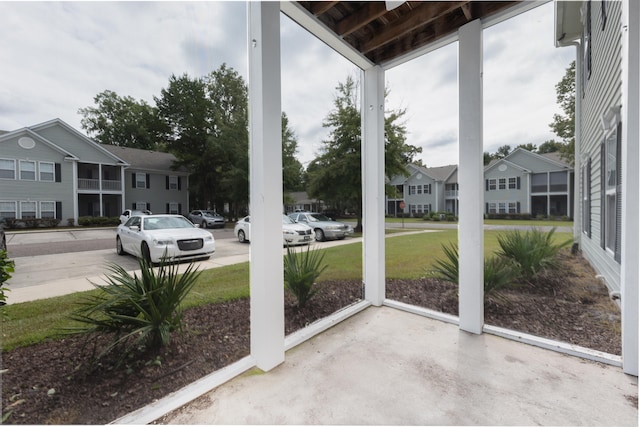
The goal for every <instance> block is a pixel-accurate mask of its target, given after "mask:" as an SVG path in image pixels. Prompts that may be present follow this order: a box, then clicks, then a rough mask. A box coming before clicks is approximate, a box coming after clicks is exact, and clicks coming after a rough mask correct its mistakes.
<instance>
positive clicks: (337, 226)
mask: <svg viewBox="0 0 640 427" xmlns="http://www.w3.org/2000/svg"><path fill="white" fill-rule="evenodd" d="M327 230H340V226H339V225H329V226H327Z"/></svg>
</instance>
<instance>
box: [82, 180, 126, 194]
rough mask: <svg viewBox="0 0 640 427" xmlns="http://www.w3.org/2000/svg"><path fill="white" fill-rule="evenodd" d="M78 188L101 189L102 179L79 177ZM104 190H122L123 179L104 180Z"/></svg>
mask: <svg viewBox="0 0 640 427" xmlns="http://www.w3.org/2000/svg"><path fill="white" fill-rule="evenodd" d="M78 190H95V191H99V190H100V180H98V179H88V178H78ZM102 190H103V191H121V190H122V181H114V180H109V179H103V180H102Z"/></svg>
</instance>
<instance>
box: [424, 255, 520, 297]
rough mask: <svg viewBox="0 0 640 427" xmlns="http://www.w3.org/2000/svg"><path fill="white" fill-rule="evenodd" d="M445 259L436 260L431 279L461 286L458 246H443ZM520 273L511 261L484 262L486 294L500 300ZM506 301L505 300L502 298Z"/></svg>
mask: <svg viewBox="0 0 640 427" xmlns="http://www.w3.org/2000/svg"><path fill="white" fill-rule="evenodd" d="M442 252H444V255H445V258H444V259H436V260H435V263H434V267H433V269H432V270H431V271H430V272H429V275H430V276H431V277H435V278H437V279H440V280H445V281H447V282H452V283H455V284H459V281H460V265H459V255H458V245H457V244H455V243H449V244H448V245H442ZM517 276H518V273H517V270H516V269H515V267H514V266H513V262H512V261H511V260H509V259H505V258H501V257H496V256H492V257H491V258H489V259H487V260H485V262H484V283H483V286H484V294H485V296H491V295H493V296H496V297H499V298H500V291H501V290H503V289H505V288H508V287H510V286H513V285H514V284H515V282H514V281H515V279H516V278H517ZM502 299H503V300H504V298H502Z"/></svg>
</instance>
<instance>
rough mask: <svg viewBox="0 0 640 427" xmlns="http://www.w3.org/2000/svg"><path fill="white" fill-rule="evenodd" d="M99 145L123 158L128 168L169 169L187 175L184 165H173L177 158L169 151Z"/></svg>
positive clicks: (164, 170)
mask: <svg viewBox="0 0 640 427" xmlns="http://www.w3.org/2000/svg"><path fill="white" fill-rule="evenodd" d="M100 145H101V147H103V149H105V150H107V151H109V152H110V153H112V154H113V155H115V156H118V157H119V158H121V159H124V160H125V161H126V162H127V163H128V164H129V165H130V168H135V169H144V170H149V171H161V172H167V171H171V172H174V173H178V174H181V175H188V171H187V169H186V168H185V167H183V166H180V167H178V168H176V167H175V165H176V163H177V161H178V159H177V158H176V156H174V155H173V154H171V153H163V152H161V151H154V150H141V149H139V148H130V147H120V146H118V145H109V144H100Z"/></svg>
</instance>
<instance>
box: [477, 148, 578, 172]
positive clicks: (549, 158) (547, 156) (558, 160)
mask: <svg viewBox="0 0 640 427" xmlns="http://www.w3.org/2000/svg"><path fill="white" fill-rule="evenodd" d="M516 153H520V154H522V153H525V155H527V156H531V157H535V158H538V159H542V160H543V161H545V162H547V163H551V164H553V165H554V166H557V167H559V168H562V169H572V167H571V165H570V164H568V163H566V162H565V161H564V160H563V159H562V155H561V154H560V153H559V152H554V153H543V154H538V153H534V152H531V151H529V150H525V149H524V148H520V147H518V148H516V149H515V150H513V151H512V152H511V153H509V155H507V156H505V157H504V158H502V159H497V160H491V162H489V164H488V165H487V166H485V168H484V171H485V172H487V171H489V170H491V169H493V168H494V167H495V166H496V165H498V164H500V163H507V164H508V165H510V166H512V167H515V168H518V169H521V170H523V171H529V172H531V170H530V169H528V168H526V167H524V166H522V165H520V164H519V163H516V162H514V161H512V158H513V157H515V155H516Z"/></svg>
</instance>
